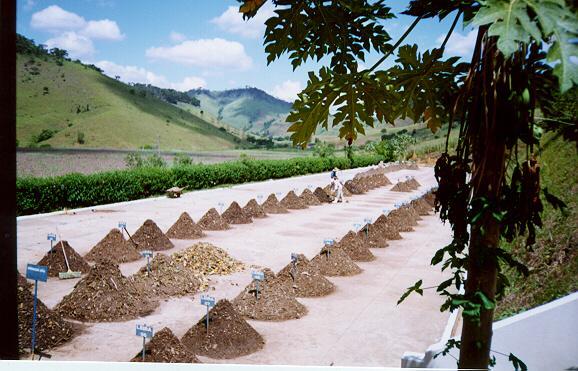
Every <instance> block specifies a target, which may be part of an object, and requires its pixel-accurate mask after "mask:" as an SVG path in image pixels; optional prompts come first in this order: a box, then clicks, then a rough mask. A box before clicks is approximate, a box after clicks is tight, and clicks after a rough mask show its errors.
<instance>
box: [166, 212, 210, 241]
mask: <svg viewBox="0 0 578 371" xmlns="http://www.w3.org/2000/svg"><path fill="white" fill-rule="evenodd" d="M204 235H205V234H204V233H203V230H202V229H201V227H199V226H198V225H197V224H196V223H195V222H194V221H193V218H191V216H190V215H189V213H187V212H184V213H182V214H181V216H179V219H178V220H177V221H176V222H175V224H173V225H172V226H171V227H170V228H169V230H168V231H167V237H168V238H175V239H179V240H194V239H196V238H201V237H203V236H204Z"/></svg>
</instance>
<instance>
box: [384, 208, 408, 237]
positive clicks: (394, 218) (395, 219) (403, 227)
mask: <svg viewBox="0 0 578 371" xmlns="http://www.w3.org/2000/svg"><path fill="white" fill-rule="evenodd" d="M387 216H388V219H389V221H390V222H391V224H393V225H394V226H395V228H396V229H397V230H398V231H399V232H412V231H413V228H412V225H414V223H415V221H412V220H411V217H410V215H409V213H408V212H407V210H406V209H405V208H403V207H400V208H398V209H395V210H392V211H391V212H390V213H389V214H388V215H387Z"/></svg>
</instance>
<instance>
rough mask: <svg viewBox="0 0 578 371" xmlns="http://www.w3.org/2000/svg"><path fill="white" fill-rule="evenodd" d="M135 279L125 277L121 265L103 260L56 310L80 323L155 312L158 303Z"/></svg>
mask: <svg viewBox="0 0 578 371" xmlns="http://www.w3.org/2000/svg"><path fill="white" fill-rule="evenodd" d="M147 295H148V292H146V291H144V290H143V289H142V288H141V287H139V285H137V284H136V283H135V282H134V281H133V280H132V279H130V278H127V277H125V276H123V275H122V273H121V272H120V269H119V268H118V265H117V264H116V263H113V262H111V261H106V260H103V261H99V262H97V263H96V264H95V265H94V266H93V267H92V268H91V269H90V272H88V275H87V276H85V277H84V278H82V279H81V280H80V281H79V282H78V283H77V284H76V285H75V286H74V290H72V292H71V293H70V294H68V295H66V296H65V297H64V298H63V299H62V301H61V302H60V303H58V304H57V305H56V307H55V310H56V311H57V312H58V313H59V314H60V315H62V316H63V317H66V318H72V319H75V320H78V321H83V322H84V321H93V322H113V321H127V320H130V319H135V318H138V317H140V316H145V315H148V314H150V313H152V312H153V310H154V309H155V308H156V306H157V304H158V302H156V301H154V300H151V299H149V298H148V297H147Z"/></svg>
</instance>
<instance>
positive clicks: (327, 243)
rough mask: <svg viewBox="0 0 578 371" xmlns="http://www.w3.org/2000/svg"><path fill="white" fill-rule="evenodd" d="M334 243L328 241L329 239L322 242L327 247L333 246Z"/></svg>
mask: <svg viewBox="0 0 578 371" xmlns="http://www.w3.org/2000/svg"><path fill="white" fill-rule="evenodd" d="M334 242H335V241H333V240H330V239H327V240H323V243H324V244H326V245H329V246H331V245H333V243H334Z"/></svg>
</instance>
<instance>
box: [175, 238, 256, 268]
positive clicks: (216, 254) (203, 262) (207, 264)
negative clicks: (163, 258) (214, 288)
mask: <svg viewBox="0 0 578 371" xmlns="http://www.w3.org/2000/svg"><path fill="white" fill-rule="evenodd" d="M172 258H173V259H174V261H175V262H177V263H179V264H181V265H182V266H183V267H184V268H186V269H189V270H192V271H194V272H196V273H201V274H204V275H209V274H219V275H226V274H231V273H235V272H240V271H242V270H243V269H245V265H244V264H243V263H241V262H240V261H238V260H235V259H233V258H232V257H231V256H229V254H227V252H226V251H225V250H223V249H221V248H218V247H217V246H214V245H212V244H210V243H207V242H199V243H196V244H194V245H192V246H191V247H189V248H187V249H185V250H182V251H179V252H176V253H174V254H173V255H172Z"/></svg>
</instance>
